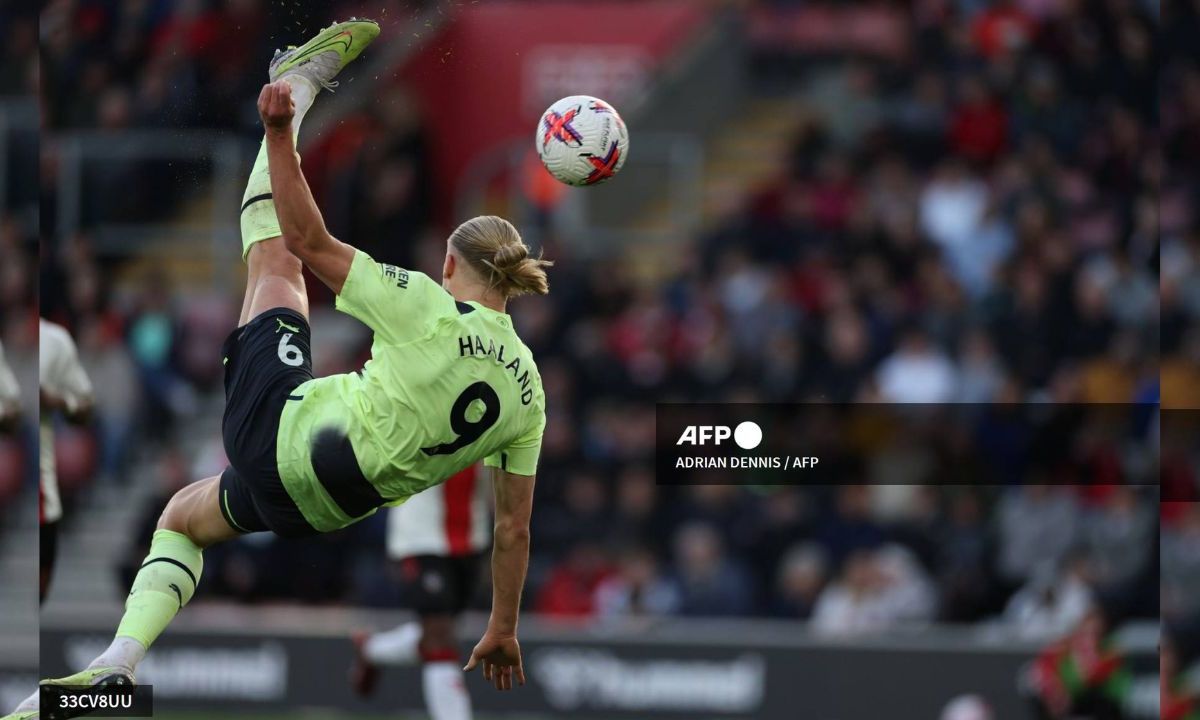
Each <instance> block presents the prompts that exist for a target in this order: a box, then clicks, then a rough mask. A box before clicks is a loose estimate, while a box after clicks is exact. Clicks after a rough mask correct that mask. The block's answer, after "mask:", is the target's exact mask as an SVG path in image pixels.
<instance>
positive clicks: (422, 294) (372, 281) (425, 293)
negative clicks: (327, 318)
mask: <svg viewBox="0 0 1200 720" xmlns="http://www.w3.org/2000/svg"><path fill="white" fill-rule="evenodd" d="M453 307H454V300H453V298H451V297H450V295H449V294H448V293H447V292H446V291H445V290H443V289H442V287H441V286H440V285H438V284H437V283H435V282H434V281H433V280H431V279H430V278H429V276H428V275H426V274H424V273H420V272H417V271H415V270H405V269H404V268H400V267H396V266H395V265H387V264H385V263H379V262H375V260H374V258H372V257H371V256H370V255H368V254H366V253H365V252H363V251H362V250H356V251H355V253H354V261H353V262H352V263H351V264H350V273H349V274H348V275H347V276H346V282H345V283H344V284H343V285H342V292H341V293H340V294H339V295H338V297H337V309H338V310H340V311H342V312H344V313H346V314H347V315H350V316H352V317H355V318H358V319H359V320H361V321H362V322H363V323H365V324H366V325H367V327H369V328H371V330H373V331H374V332H375V335H376V337H377V338H378V339H379V340H382V341H383V342H385V343H400V342H405V341H408V340H411V339H413V338H414V337H417V336H418V335H420V333H421V332H422V330H423V328H425V327H426V326H427V325H428V322H429V320H430V318H431V317H432V316H434V315H440V314H442V313H444V312H446V311H448V310H452V309H453Z"/></svg>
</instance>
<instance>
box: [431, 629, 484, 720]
mask: <svg viewBox="0 0 1200 720" xmlns="http://www.w3.org/2000/svg"><path fill="white" fill-rule="evenodd" d="M456 625H457V623H456V617H455V616H454V615H452V614H449V613H436V614H428V615H424V616H422V617H421V644H420V655H421V685H422V688H423V690H424V691H425V707H426V709H427V710H428V711H429V717H430V718H431V719H432V720H470V718H471V717H472V714H471V696H470V694H469V693H467V686H466V683H465V682H464V681H463V673H462V658H461V657H460V655H459V652H458V637H457V634H456V633H455V627H456Z"/></svg>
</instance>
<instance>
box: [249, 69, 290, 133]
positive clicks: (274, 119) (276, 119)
mask: <svg viewBox="0 0 1200 720" xmlns="http://www.w3.org/2000/svg"><path fill="white" fill-rule="evenodd" d="M295 115H296V103H294V102H292V86H291V85H289V84H288V82H287V81H286V80H276V81H275V82H273V83H267V84H266V85H263V89H262V92H260V93H259V94H258V116H259V117H261V118H262V121H263V125H264V126H265V127H266V128H267V129H268V130H275V131H277V132H289V133H290V132H291V127H292V118H293V117H295Z"/></svg>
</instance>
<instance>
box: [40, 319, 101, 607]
mask: <svg viewBox="0 0 1200 720" xmlns="http://www.w3.org/2000/svg"><path fill="white" fill-rule="evenodd" d="M38 342H39V357H38V361H39V362H38V369H39V372H38V374H39V386H40V389H41V428H40V436H39V438H38V444H39V447H40V457H39V463H38V465H39V467H38V469H39V471H40V472H39V474H40V475H41V518H40V519H41V543H42V544H41V553H40V555H41V599H42V600H45V598H46V591H47V589H49V587H50V577H51V575H52V574H53V572H54V558H55V555H56V548H57V543H58V521H59V520H61V519H62V501H61V500H60V498H59V494H58V475H57V472H56V469H55V464H54V414H55V413H56V412H61V413H63V415H64V416H66V418H67V419H68V420H70V421H72V422H81V421H83V420H85V419H86V418H87V416H88V414H89V413H90V411H91V409H92V402H93V395H92V381H91V380H89V379H88V376H87V373H86V372H84V370H83V366H82V365H81V364H80V362H79V352H78V351H77V350H76V348H75V341H74V340H72V339H71V335H70V333H68V332H67V330H66V328H64V327H62V326H61V325H55V324H54V323H52V322H48V321H46V320H42V321H41V322H40V324H39V338H38Z"/></svg>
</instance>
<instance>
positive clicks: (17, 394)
mask: <svg viewBox="0 0 1200 720" xmlns="http://www.w3.org/2000/svg"><path fill="white" fill-rule="evenodd" d="M20 415H21V388H20V387H18V386H17V378H16V376H14V375H13V371H12V368H10V367H9V366H8V361H7V360H5V359H4V345H2V344H0V429H4V430H8V429H10V428H12V426H13V425H14V424H15V423H16V421H17V418H18V417H20Z"/></svg>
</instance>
